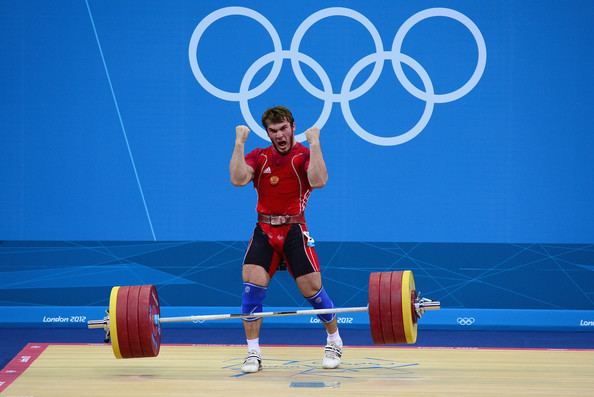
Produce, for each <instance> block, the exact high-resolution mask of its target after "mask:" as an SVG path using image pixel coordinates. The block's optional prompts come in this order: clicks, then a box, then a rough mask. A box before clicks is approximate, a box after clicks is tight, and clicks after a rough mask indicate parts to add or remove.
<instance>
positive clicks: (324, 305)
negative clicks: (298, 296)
mask: <svg viewBox="0 0 594 397" xmlns="http://www.w3.org/2000/svg"><path fill="white" fill-rule="evenodd" d="M307 300H308V301H309V303H311V306H312V307H313V308H314V309H331V308H333V307H334V303H333V302H332V299H330V296H328V293H327V292H326V290H325V289H324V287H322V288H320V290H319V291H318V292H317V293H316V294H315V295H314V296H312V297H309V298H307ZM334 317H336V314H335V313H328V314H318V318H319V319H320V321H321V322H323V323H329V322H330V321H332V320H334Z"/></svg>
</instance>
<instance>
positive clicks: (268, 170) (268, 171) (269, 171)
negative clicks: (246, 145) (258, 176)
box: [262, 167, 272, 174]
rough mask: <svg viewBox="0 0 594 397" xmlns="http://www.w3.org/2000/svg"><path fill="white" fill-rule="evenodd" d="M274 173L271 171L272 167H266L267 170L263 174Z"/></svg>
mask: <svg viewBox="0 0 594 397" xmlns="http://www.w3.org/2000/svg"><path fill="white" fill-rule="evenodd" d="M271 172H272V171H271V170H270V167H266V169H265V170H264V171H263V172H262V173H263V174H270V173H271Z"/></svg>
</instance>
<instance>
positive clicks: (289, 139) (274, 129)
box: [266, 120, 295, 154]
mask: <svg viewBox="0 0 594 397" xmlns="http://www.w3.org/2000/svg"><path fill="white" fill-rule="evenodd" d="M266 125H267V127H266V132H267V133H268V137H269V138H270V140H271V141H272V144H273V145H274V148H275V149H276V150H277V151H278V152H279V153H280V154H285V153H287V152H288V151H289V150H291V148H292V147H293V133H294V132H295V124H294V123H293V125H291V123H289V122H288V121H286V120H285V121H282V122H280V123H271V122H267V123H266Z"/></svg>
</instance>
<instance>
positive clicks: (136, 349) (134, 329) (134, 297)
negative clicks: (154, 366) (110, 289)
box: [128, 285, 143, 357]
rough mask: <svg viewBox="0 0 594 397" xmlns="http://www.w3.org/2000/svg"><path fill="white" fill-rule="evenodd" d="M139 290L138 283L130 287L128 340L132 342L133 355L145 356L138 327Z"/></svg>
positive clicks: (131, 352) (131, 350) (131, 351)
mask: <svg viewBox="0 0 594 397" xmlns="http://www.w3.org/2000/svg"><path fill="white" fill-rule="evenodd" d="M139 292H140V286H138V285H135V286H133V287H130V290H129V291H128V342H129V343H130V354H131V357H143V355H142V348H141V347H140V336H139V327H138V312H139V301H138V294H139Z"/></svg>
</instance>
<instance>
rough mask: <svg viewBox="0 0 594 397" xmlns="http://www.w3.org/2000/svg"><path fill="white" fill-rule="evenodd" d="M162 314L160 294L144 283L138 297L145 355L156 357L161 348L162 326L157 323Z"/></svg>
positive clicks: (141, 344)
mask: <svg viewBox="0 0 594 397" xmlns="http://www.w3.org/2000/svg"><path fill="white" fill-rule="evenodd" d="M159 315H160V308H159V296H158V295H157V289H156V288H155V287H154V286H152V285H143V286H142V287H141V289H140V294H139V297H138V329H139V335H140V346H141V348H142V356H143V357H156V356H157V355H158V354H159V350H160V348H161V326H160V324H159V323H157V324H155V316H159Z"/></svg>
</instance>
